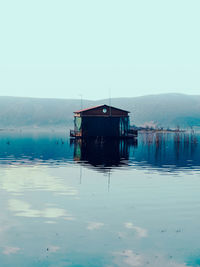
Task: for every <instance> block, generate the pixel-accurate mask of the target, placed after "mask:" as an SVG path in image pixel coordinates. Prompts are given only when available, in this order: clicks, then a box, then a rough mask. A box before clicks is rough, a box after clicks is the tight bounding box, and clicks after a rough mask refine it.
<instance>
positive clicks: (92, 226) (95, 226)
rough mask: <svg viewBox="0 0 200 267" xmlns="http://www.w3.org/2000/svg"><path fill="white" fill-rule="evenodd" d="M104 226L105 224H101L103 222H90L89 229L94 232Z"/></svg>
mask: <svg viewBox="0 0 200 267" xmlns="http://www.w3.org/2000/svg"><path fill="white" fill-rule="evenodd" d="M103 226H104V223H101V222H89V223H88V226H87V229H88V230H90V231H93V230H97V229H99V228H101V227H103Z"/></svg>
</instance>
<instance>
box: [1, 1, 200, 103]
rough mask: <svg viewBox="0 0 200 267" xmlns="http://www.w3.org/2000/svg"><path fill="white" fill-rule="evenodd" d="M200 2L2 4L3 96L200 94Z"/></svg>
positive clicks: (103, 96) (44, 2)
mask: <svg viewBox="0 0 200 267" xmlns="http://www.w3.org/2000/svg"><path fill="white" fill-rule="evenodd" d="M199 12H200V1H199V0H187V1H186V0H165V1H164V0H120V1H119V0H99V1H97V0H71V1H68V0H54V1H52V0H17V1H16V0H5V1H1V2H0V36H1V42H0V95H10V96H11V95H12V96H30V97H50V98H51V97H56V98H79V94H82V95H83V97H84V98H86V99H99V98H107V97H108V96H109V88H110V89H111V95H112V97H128V96H130V97H133V96H139V95H145V94H156V93H166V92H178V93H188V94H200V35H199V27H200V16H199Z"/></svg>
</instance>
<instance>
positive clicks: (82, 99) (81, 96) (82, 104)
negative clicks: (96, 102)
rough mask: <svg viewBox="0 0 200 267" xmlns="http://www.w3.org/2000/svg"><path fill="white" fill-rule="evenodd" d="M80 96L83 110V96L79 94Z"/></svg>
mask: <svg viewBox="0 0 200 267" xmlns="http://www.w3.org/2000/svg"><path fill="white" fill-rule="evenodd" d="M79 96H80V97H81V109H83V95H82V94H79Z"/></svg>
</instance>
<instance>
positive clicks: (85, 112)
mask: <svg viewBox="0 0 200 267" xmlns="http://www.w3.org/2000/svg"><path fill="white" fill-rule="evenodd" d="M74 114H75V115H74V130H71V131H70V136H71V137H75V138H88V137H95V138H96V137H117V138H128V137H133V136H134V135H136V134H137V132H136V131H135V132H134V131H133V130H132V131H131V130H130V123H129V115H128V114H129V111H126V110H123V109H119V108H115V107H111V106H108V105H100V106H96V107H92V108H87V109H82V110H79V111H75V112H74Z"/></svg>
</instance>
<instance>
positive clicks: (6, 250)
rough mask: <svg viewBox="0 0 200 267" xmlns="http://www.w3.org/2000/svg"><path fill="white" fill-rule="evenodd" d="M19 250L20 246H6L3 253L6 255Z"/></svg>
mask: <svg viewBox="0 0 200 267" xmlns="http://www.w3.org/2000/svg"><path fill="white" fill-rule="evenodd" d="M19 250H20V248H18V247H5V248H4V249H3V252H2V253H3V254H4V255H10V254H16V253H17V252H18V251H19Z"/></svg>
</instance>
